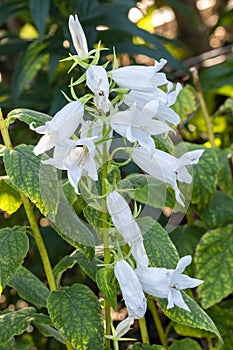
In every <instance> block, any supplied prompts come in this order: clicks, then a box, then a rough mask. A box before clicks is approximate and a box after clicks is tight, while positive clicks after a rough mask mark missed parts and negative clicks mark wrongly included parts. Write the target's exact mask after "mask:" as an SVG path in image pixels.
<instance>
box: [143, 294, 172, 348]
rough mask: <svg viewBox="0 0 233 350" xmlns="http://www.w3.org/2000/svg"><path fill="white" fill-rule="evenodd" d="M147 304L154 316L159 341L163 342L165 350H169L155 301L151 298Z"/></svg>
mask: <svg viewBox="0 0 233 350" xmlns="http://www.w3.org/2000/svg"><path fill="white" fill-rule="evenodd" d="M147 304H148V308H149V310H150V312H151V314H152V317H153V320H154V323H155V326H156V328H157V332H158V336H159V339H160V341H161V344H162V345H163V347H164V348H166V349H167V346H168V344H167V338H166V336H165V333H164V330H163V327H162V323H161V321H160V318H159V314H158V311H157V308H156V306H155V303H154V300H153V299H152V298H149V299H148V301H147Z"/></svg>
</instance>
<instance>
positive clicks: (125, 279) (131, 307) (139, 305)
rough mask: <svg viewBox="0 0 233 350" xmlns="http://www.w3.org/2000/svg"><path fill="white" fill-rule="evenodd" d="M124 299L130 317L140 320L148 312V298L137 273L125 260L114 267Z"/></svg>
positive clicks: (119, 261)
mask: <svg viewBox="0 0 233 350" xmlns="http://www.w3.org/2000/svg"><path fill="white" fill-rule="evenodd" d="M114 272H115V276H116V278H117V280H118V282H119V285H120V288H121V292H122V295H123V298H124V300H125V304H126V307H127V310H128V313H129V316H130V317H133V318H135V319H139V318H142V317H144V315H145V312H146V307H147V303H146V298H145V295H144V293H143V290H142V286H141V284H140V282H139V280H138V278H137V275H136V273H135V271H134V270H133V269H132V267H131V266H130V265H129V264H128V263H127V262H126V261H125V260H118V261H117V262H116V264H115V266H114Z"/></svg>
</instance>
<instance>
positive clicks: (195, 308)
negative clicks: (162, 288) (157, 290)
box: [160, 291, 222, 349]
mask: <svg viewBox="0 0 233 350" xmlns="http://www.w3.org/2000/svg"><path fill="white" fill-rule="evenodd" d="M181 293H182V297H183V299H184V301H185V303H186V304H187V305H188V307H189V308H190V310H191V312H188V311H186V310H184V309H181V308H179V307H173V308H171V309H167V308H166V306H167V301H165V300H164V299H160V304H161V307H162V309H163V312H164V313H165V315H166V316H168V317H169V318H170V319H171V320H173V321H175V322H178V323H181V324H183V325H186V326H189V327H192V328H199V329H203V330H205V331H207V332H210V333H213V334H215V335H216V336H217V337H218V339H219V344H218V345H219V346H218V348H217V349H219V348H220V347H221V345H222V338H221V335H220V333H219V331H218V329H217V327H216V326H215V324H214V322H213V321H212V320H211V318H210V317H209V316H208V315H207V313H206V312H205V311H204V310H203V309H202V308H201V307H200V306H199V305H198V304H197V303H196V302H195V301H194V300H193V299H192V298H191V297H189V296H188V295H187V294H186V293H185V292H183V291H181Z"/></svg>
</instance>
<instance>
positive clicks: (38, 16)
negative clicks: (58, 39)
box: [29, 0, 50, 41]
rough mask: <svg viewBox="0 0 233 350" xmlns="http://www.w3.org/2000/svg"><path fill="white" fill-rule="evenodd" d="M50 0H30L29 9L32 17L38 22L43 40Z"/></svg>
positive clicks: (37, 26) (37, 25)
mask: <svg viewBox="0 0 233 350" xmlns="http://www.w3.org/2000/svg"><path fill="white" fill-rule="evenodd" d="M49 7H50V0H29V9H30V11H31V15H32V18H33V19H34V22H35V24H36V28H37V30H38V33H39V35H40V39H41V41H42V39H43V35H44V31H45V25H46V20H47V18H48V14H49Z"/></svg>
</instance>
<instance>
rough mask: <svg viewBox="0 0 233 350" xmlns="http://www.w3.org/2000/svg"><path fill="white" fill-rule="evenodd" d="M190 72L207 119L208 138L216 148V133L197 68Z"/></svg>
mask: <svg viewBox="0 0 233 350" xmlns="http://www.w3.org/2000/svg"><path fill="white" fill-rule="evenodd" d="M190 71H191V74H192V78H193V83H194V85H195V88H196V90H197V95H198V99H199V102H200V106H201V109H202V113H203V116H204V119H205V123H206V128H207V133H208V138H209V141H210V144H211V146H212V147H215V141H214V133H213V129H212V125H211V119H210V115H209V112H208V109H207V107H206V103H205V100H204V96H203V92H202V88H201V83H200V79H199V75H198V71H197V69H196V67H192V68H191V69H190Z"/></svg>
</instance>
